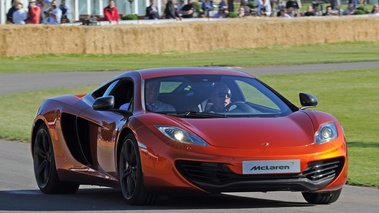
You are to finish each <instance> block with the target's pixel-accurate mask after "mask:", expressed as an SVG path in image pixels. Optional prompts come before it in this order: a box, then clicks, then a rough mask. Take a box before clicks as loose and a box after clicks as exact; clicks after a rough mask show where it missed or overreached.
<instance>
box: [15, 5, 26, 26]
mask: <svg viewBox="0 0 379 213" xmlns="http://www.w3.org/2000/svg"><path fill="white" fill-rule="evenodd" d="M16 9H17V10H16V11H14V13H13V23H14V24H25V21H26V19H27V18H28V16H27V14H26V12H25V10H24V9H23V6H22V3H18V4H17V5H16Z"/></svg>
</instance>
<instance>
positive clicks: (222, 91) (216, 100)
mask: <svg viewBox="0 0 379 213" xmlns="http://www.w3.org/2000/svg"><path fill="white" fill-rule="evenodd" d="M231 97H232V93H231V92H230V89H229V88H228V87H227V86H226V85H225V84H223V83H216V84H215V85H214V86H213V89H212V93H211V97H210V101H211V102H212V103H213V107H214V109H215V110H222V109H224V107H225V106H227V105H229V104H230V99H231Z"/></svg>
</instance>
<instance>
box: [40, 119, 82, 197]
mask: <svg viewBox="0 0 379 213" xmlns="http://www.w3.org/2000/svg"><path fill="white" fill-rule="evenodd" d="M33 165H34V175H35V178H36V181H37V185H38V187H39V188H40V190H41V191H42V192H43V193H46V194H58V193H75V192H76V191H77V190H78V188H79V184H74V183H66V182H61V181H59V178H58V175H57V171H56V167H55V159H54V151H53V146H52V143H51V138H50V134H49V131H48V129H47V127H46V125H45V124H42V125H41V126H40V127H39V128H38V131H37V134H36V136H35V139H34V145H33Z"/></svg>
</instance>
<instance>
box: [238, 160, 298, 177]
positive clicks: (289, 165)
mask: <svg viewBox="0 0 379 213" xmlns="http://www.w3.org/2000/svg"><path fill="white" fill-rule="evenodd" d="M299 171H300V161H299V160H276V161H275V160H274V161H270V160H268V161H245V162H243V173H244V174H270V173H293V172H299Z"/></svg>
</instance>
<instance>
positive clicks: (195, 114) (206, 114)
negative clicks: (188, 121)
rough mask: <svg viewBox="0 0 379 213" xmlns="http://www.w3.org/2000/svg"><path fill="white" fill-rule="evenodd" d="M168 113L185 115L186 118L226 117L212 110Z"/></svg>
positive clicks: (179, 115)
mask: <svg viewBox="0 0 379 213" xmlns="http://www.w3.org/2000/svg"><path fill="white" fill-rule="evenodd" d="M167 114H168V115H172V116H178V117H184V118H225V117H226V115H225V114H218V113H210V112H196V111H182V112H175V113H167Z"/></svg>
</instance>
